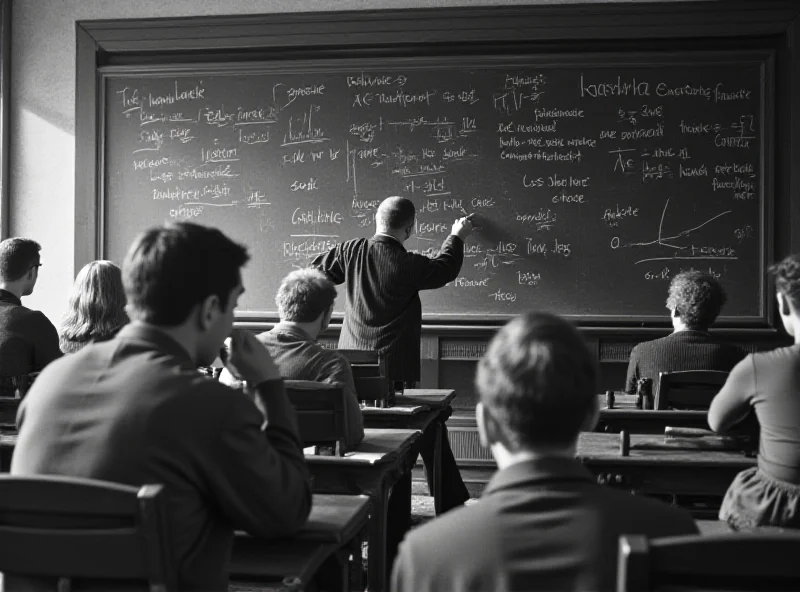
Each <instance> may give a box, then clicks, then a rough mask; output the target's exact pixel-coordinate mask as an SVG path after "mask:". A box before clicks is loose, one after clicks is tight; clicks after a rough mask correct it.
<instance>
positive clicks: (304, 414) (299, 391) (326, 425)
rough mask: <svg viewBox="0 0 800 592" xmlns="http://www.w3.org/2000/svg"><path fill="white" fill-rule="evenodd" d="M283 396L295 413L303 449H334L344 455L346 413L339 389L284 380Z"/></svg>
mask: <svg viewBox="0 0 800 592" xmlns="http://www.w3.org/2000/svg"><path fill="white" fill-rule="evenodd" d="M284 384H285V386H286V394H287V395H288V396H289V401H291V403H292V405H294V408H295V409H296V410H297V423H298V427H299V429H300V438H301V439H302V440H303V446H317V447H318V446H326V445H327V446H333V447H334V449H335V454H336V456H344V453H345V452H346V450H345V443H344V438H345V434H346V433H347V414H346V413H345V412H344V391H343V390H342V387H340V386H334V385H331V384H326V383H324V382H313V381H311V380H285V381H284Z"/></svg>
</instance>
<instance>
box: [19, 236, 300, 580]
mask: <svg viewBox="0 0 800 592" xmlns="http://www.w3.org/2000/svg"><path fill="white" fill-rule="evenodd" d="M247 260H248V255H247V251H246V249H245V248H244V247H242V246H241V245H238V244H236V243H234V242H232V241H231V240H230V239H228V238H227V237H226V236H225V235H224V234H222V233H221V232H220V231H219V230H216V229H212V228H206V227H203V226H199V225H196V224H190V223H172V224H167V225H164V226H162V227H158V228H153V229H150V230H148V231H146V232H144V233H142V234H141V235H139V236H138V237H137V238H136V240H135V241H134V243H133V245H132V246H131V248H130V250H129V251H128V254H127V256H126V258H125V262H124V264H123V272H122V274H123V283H124V286H125V294H126V296H127V298H128V312H129V313H130V315H131V319H132V322H131V323H130V324H128V325H126V326H125V327H123V329H122V330H121V331H120V332H119V334H118V335H117V336H116V337H115V338H114V339H112V340H110V341H106V342H103V343H97V344H95V345H93V346H92V347H87V348H84V349H83V350H81V351H80V352H78V353H76V354H72V355H69V356H65V357H64V358H62V359H60V360H58V361H56V362H54V363H53V364H51V365H50V366H48V367H47V368H46V369H45V370H44V371H43V372H42V374H41V375H40V376H39V378H38V379H37V380H36V382H35V383H34V385H33V388H32V389H31V390H30V391H29V393H28V396H27V397H26V398H25V399H24V400H23V402H22V404H21V406H20V411H19V415H18V424H19V438H18V441H17V445H16V449H15V450H14V456H13V458H12V462H11V473H12V474H15V475H40V474H46V475H69V476H76V477H89V478H94V479H102V480H107V481H115V482H118V483H124V484H128V485H134V486H140V485H143V484H146V483H160V484H162V485H164V487H165V488H166V491H167V496H168V499H169V506H168V517H169V529H170V533H169V535H170V545H171V547H172V549H171V551H172V556H173V558H174V561H175V565H176V567H177V572H178V584H179V588H180V589H181V590H194V591H200V590H202V591H208V590H227V586H228V564H229V561H230V554H231V548H232V544H233V533H234V530H235V529H242V530H245V531H248V532H250V533H251V534H253V535H256V536H259V537H268V538H271V537H280V536H286V535H290V534H292V533H294V532H296V531H297V530H298V529H299V528H300V526H302V525H303V523H304V522H305V521H306V519H307V517H308V514H309V511H310V509H311V490H310V487H309V474H308V470H307V468H306V465H305V460H304V457H303V450H302V448H301V443H300V440H299V437H298V433H297V419H296V416H295V412H294V409H293V407H292V406H291V404H290V403H289V401H288V400H287V398H286V393H285V392H284V388H283V381H282V380H281V378H280V374H279V373H278V369H277V368H276V367H275V364H274V363H273V361H272V358H271V357H270V355H269V352H267V350H266V349H265V348H264V346H262V345H261V344H260V343H259V342H258V341H257V340H256V338H255V336H253V335H252V334H250V333H248V332H242V331H234V333H233V335H232V337H231V341H230V353H229V357H228V360H227V364H228V368H229V369H230V370H231V372H232V373H233V374H234V375H235V376H237V377H240V378H242V379H245V380H247V381H248V382H249V383H250V384H252V385H254V390H255V393H256V396H257V397H258V398H259V399H260V404H261V405H262V407H263V408H264V409H266V410H267V413H268V417H269V421H267V422H265V421H264V417H263V415H262V414H261V413H260V412H259V410H258V408H257V407H256V406H255V404H254V403H253V401H251V400H250V399H249V398H248V397H247V396H245V395H244V394H242V393H240V392H237V391H234V390H232V389H230V388H228V387H226V386H224V385H222V384H220V383H219V382H217V381H214V380H209V379H208V378H206V377H204V376H201V375H200V374H199V373H198V372H197V366H198V365H202V364H206V365H207V364H210V363H211V362H212V361H213V360H214V358H215V357H216V355H217V354H218V352H219V350H220V346H221V345H222V343H223V340H225V339H226V337H228V336H229V335H231V327H232V325H233V311H234V308H236V305H237V300H238V298H239V296H240V295H241V294H242V292H243V291H244V288H243V287H242V281H241V273H240V268H241V267H242V266H243V265H244V264H245V263H246V262H247ZM10 580H11V578H10V577H9V576H8V575H7V577H6V590H17V589H28V588H27V587H26V586H28V585H29V583H27V582H26V583H22V584H19V585H18V586H17V587H15V586H13V585H12V583H11V581H10Z"/></svg>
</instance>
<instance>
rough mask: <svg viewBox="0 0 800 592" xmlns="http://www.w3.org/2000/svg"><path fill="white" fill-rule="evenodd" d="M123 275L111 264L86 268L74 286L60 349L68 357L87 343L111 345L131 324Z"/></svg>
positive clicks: (64, 322) (61, 332)
mask: <svg viewBox="0 0 800 592" xmlns="http://www.w3.org/2000/svg"><path fill="white" fill-rule="evenodd" d="M125 302H126V300H125V288H123V286H122V272H121V271H120V269H119V267H117V266H116V265H115V264H114V263H112V262H111V261H92V262H91V263H87V264H86V265H84V266H83V268H82V269H81V270H80V271H79V272H78V275H77V277H76V278H75V283H73V284H72V291H71V292H70V295H69V307H68V309H67V312H66V314H65V315H64V318H63V319H62V321H61V330H60V332H59V333H60V334H59V346H60V347H61V351H62V352H64V353H65V354H72V353H75V352H77V351H80V350H81V349H82V348H83V347H84V346H85V345H86V344H87V343H94V342H99V341H108V340H109V339H111V338H112V337H114V336H115V335H116V334H117V333H118V332H119V330H120V329H122V327H123V325H126V324H127V323H128V321H129V319H128V314H127V313H126V312H125Z"/></svg>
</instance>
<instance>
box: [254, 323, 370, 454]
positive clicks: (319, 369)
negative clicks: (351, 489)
mask: <svg viewBox="0 0 800 592" xmlns="http://www.w3.org/2000/svg"><path fill="white" fill-rule="evenodd" d="M258 340H259V341H260V342H261V343H263V344H264V345H265V346H266V348H267V349H268V350H269V354H270V355H271V356H272V359H273V360H275V365H276V366H278V370H279V371H280V373H281V376H283V377H284V378H288V379H290V380H314V381H316V382H326V383H329V384H339V385H341V386H342V389H343V391H344V403H345V415H346V416H347V417H346V420H347V426H346V427H347V430H346V433H345V445H346V446H347V448H348V449H352V448H355V447H356V446H358V444H359V443H360V442H361V440H363V439H364V418H363V417H362V416H361V406H360V405H359V403H358V397H357V396H356V385H355V381H354V380H353V370H352V369H351V368H350V362H348V361H347V359H346V358H345V357H344V356H343V355H342V354H340V353H338V352H336V351H335V350H330V349H325V348H324V347H322V346H321V345H320V344H319V343H317V342H316V341H315V340H313V339H311V337H310V336H309V335H308V334H307V333H305V332H304V331H303V330H302V329H299V328H297V327H294V326H292V325H286V324H283V323H279V324H278V325H276V326H275V328H273V329H272V331H265V332H264V333H261V334H260V335H258Z"/></svg>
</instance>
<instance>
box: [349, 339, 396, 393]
mask: <svg viewBox="0 0 800 592" xmlns="http://www.w3.org/2000/svg"><path fill="white" fill-rule="evenodd" d="M336 351H337V352H339V353H340V354H342V355H343V356H344V357H345V358H347V361H348V362H350V367H351V368H352V369H353V381H354V382H355V387H356V397H357V398H358V400H359V401H370V402H373V401H374V402H375V403H376V404H378V405H379V406H382V405H381V403H382V402H385V401H387V400H388V399H389V398H390V396H391V395H392V394H393V393H394V385H393V383H392V381H390V380H388V379H387V378H386V376H385V373H384V371H383V366H382V365H381V358H380V356H379V355H378V352H376V351H365V350H357V349H339V350H336Z"/></svg>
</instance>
